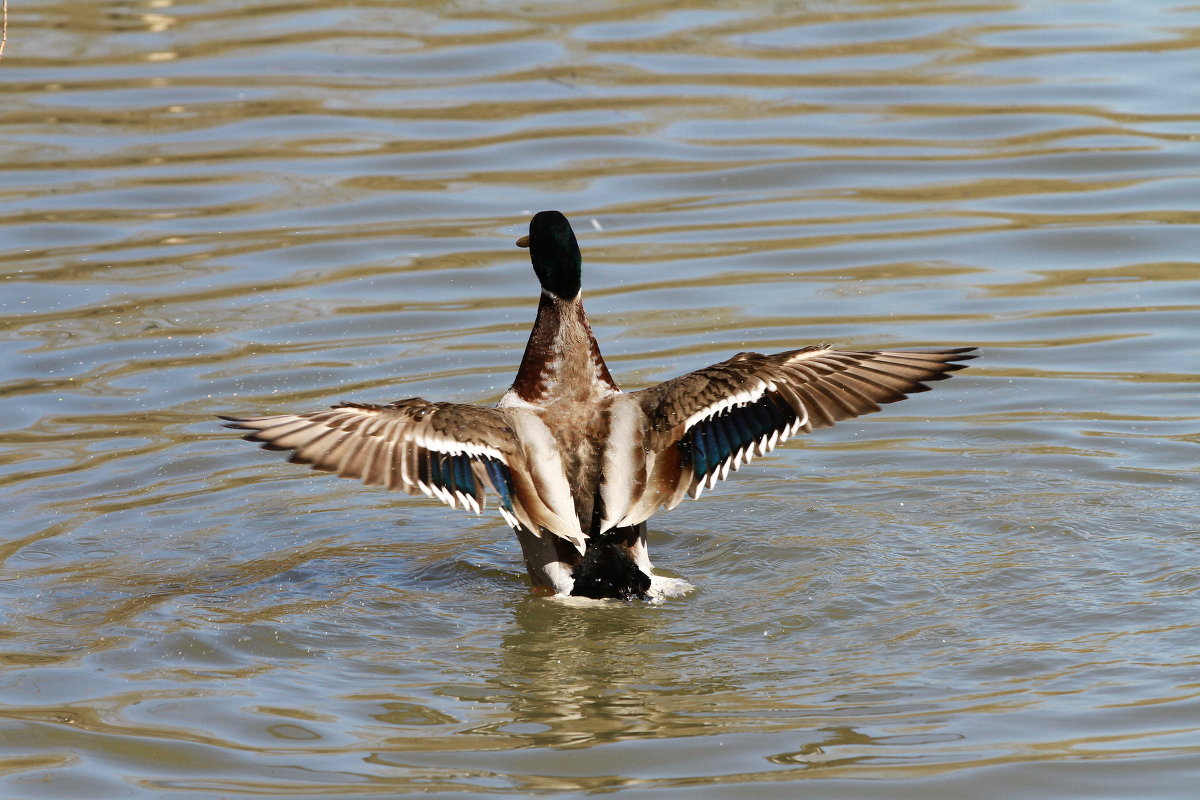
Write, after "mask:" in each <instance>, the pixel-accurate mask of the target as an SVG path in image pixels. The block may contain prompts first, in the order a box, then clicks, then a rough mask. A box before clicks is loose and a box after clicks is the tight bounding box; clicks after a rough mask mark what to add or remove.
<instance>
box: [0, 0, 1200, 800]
mask: <svg viewBox="0 0 1200 800" xmlns="http://www.w3.org/2000/svg"><path fill="white" fill-rule="evenodd" d="M9 5H10V9H9V15H10V18H9V30H8V43H7V47H6V49H5V52H4V54H3V61H2V62H0V87H2V88H0V90H2V91H3V97H4V102H3V103H2V104H0V126H2V129H3V131H4V135H3V137H2V139H0V152H2V153H3V159H2V161H0V248H2V249H0V367H2V373H0V426H2V428H0V429H2V433H0V482H2V484H3V486H4V491H5V494H4V498H5V502H4V505H3V508H2V509H0V520H2V521H3V524H2V525H0V558H2V568H0V593H2V601H0V608H2V609H3V613H2V615H0V795H2V796H3V797H5V798H20V799H24V798H96V797H122V798H129V797H134V798H142V797H146V798H149V797H155V798H158V797H179V798H197V799H198V798H233V797H244V796H271V797H292V798H309V797H313V798H315V797H376V796H378V797H391V796H398V795H404V794H410V793H411V794H425V795H432V796H440V797H465V796H473V795H484V794H492V795H513V796H522V795H538V794H545V795H552V796H561V797H573V796H582V795H585V794H591V793H604V792H613V791H620V792H622V793H623V795H626V796H629V797H688V798H694V797H711V798H724V797H730V796H733V795H734V794H736V795H737V796H747V797H764V798H773V797H778V798H792V797H799V796H812V797H822V798H842V797H846V798H861V797H879V798H907V797H913V798H922V799H923V800H928V799H929V798H959V799H961V798H971V797H1060V798H1098V797H1111V798H1128V797H1143V798H1144V797H1155V798H1167V797H1180V798H1183V797H1192V796H1194V783H1195V778H1196V776H1197V775H1198V774H1200V614H1198V610H1200V603H1198V600H1200V595H1198V592H1200V570H1198V564H1200V514H1198V512H1200V492H1198V490H1200V466H1198V465H1200V459H1198V456H1200V450H1198V446H1200V403H1198V402H1197V390H1198V388H1200V378H1198V374H1200V346H1198V344H1197V342H1198V337H1197V330H1198V329H1200V327H1198V325H1197V323H1198V322H1200V314H1198V312H1200V260H1198V259H1197V242H1198V241H1200V90H1198V88H1197V87H1198V86H1200V7H1197V6H1196V5H1195V4H1194V3H1192V4H1189V3H1183V2H1178V3H1176V2H1138V1H1137V0H1125V1H1124V2H1119V1H1117V0H1112V1H1110V2H1059V3H1040V2H1035V0H1026V1H1025V2H1019V1H1016V0H1014V1H1013V2H965V3H959V2H955V3H950V2H933V1H930V2H921V1H920V0H911V1H909V2H851V1H849V0H847V1H846V2H832V1H831V2H813V3H805V2H796V3H787V2H753V1H752V0H747V1H746V2H739V3H729V4H721V5H716V4H710V3H689V2H671V1H670V0H665V1H664V2H632V1H631V2H619V1H618V0H599V2H594V3H587V4H579V3H565V2H560V3H549V2H541V3H539V2H530V3H519V4H518V3H498V2H492V3H489V2H485V1H484V0H477V1H476V0H468V1H467V2H443V3H428V2H423V3H415V2H408V3H393V2H380V1H379V0H355V1H354V2H350V3H346V2H336V3H335V2H324V1H323V0H287V1H286V2H283V1H277V2H255V3H253V4H247V3H243V2H234V0H198V1H197V2H177V1H176V0H126V1H125V2H115V1H113V2H100V1H98V0H69V1H68V0H42V1H41V2H37V3H25V2H12V3H10V4H9ZM547 208H556V209H560V210H562V211H564V212H565V213H567V214H568V215H569V216H571V218H572V219H573V220H574V221H575V224H576V229H577V231H578V233H579V235H580V241H581V245H582V247H583V251H584V258H585V272H584V286H585V288H584V292H585V297H586V298H587V303H588V309H589V312H590V314H591V317H592V322H593V325H594V327H595V329H596V332H597V336H598V338H599V340H600V342H601V346H602V348H603V349H604V352H605V354H606V356H607V358H608V362H609V365H610V367H611V368H612V371H613V373H614V375H615V376H616V377H617V380H618V381H620V382H621V383H622V385H624V386H626V387H627V388H640V387H642V386H646V385H649V384H651V383H654V382H656V381H658V380H662V379H665V378H667V377H671V376H673V375H676V374H680V373H682V372H686V371H688V370H691V369H695V368H698V367H701V366H704V365H707V364H710V363H713V362H715V361H718V360H721V359H723V358H725V357H727V356H728V355H731V354H732V353H735V352H738V351H740V350H760V351H765V352H771V351H775V350H783V349H787V348H790V347H795V346H800V345H804V344H811V343H816V342H823V341H829V342H835V343H837V344H838V345H839V346H843V347H848V348H877V347H888V348H898V347H915V348H920V347H949V346H961V345H977V346H980V347H981V348H982V358H980V359H979V360H977V361H975V362H972V366H971V367H970V368H969V369H968V370H966V371H964V372H961V373H958V374H957V375H956V377H955V378H954V379H953V380H951V381H949V382H946V383H942V384H939V385H937V386H936V389H935V391H933V392H930V393H927V394H922V395H919V396H916V397H914V398H912V399H910V400H907V401H905V402H904V403H902V404H900V405H896V406H889V407H887V408H886V409H885V411H884V413H881V414H877V415H874V416H871V417H868V418H865V419H861V420H857V421H853V422H849V423H844V424H841V425H839V426H838V427H836V428H834V429H831V430H827V431H820V432H818V433H816V434H814V435H812V436H810V437H805V438H804V439H803V440H801V441H796V442H794V443H792V444H791V445H789V446H788V447H786V448H783V449H781V450H779V451H777V452H776V454H775V455H773V456H771V457H769V458H766V459H762V460H760V461H757V462H756V463H755V464H754V465H752V466H751V467H748V468H745V469H743V470H742V471H741V472H739V473H738V474H737V475H736V476H735V477H734V478H733V479H731V480H729V481H727V482H726V483H724V484H722V485H721V487H719V488H718V489H717V490H716V491H714V492H712V493H711V494H708V493H706V494H705V495H704V497H703V498H701V499H700V500H698V501H688V502H686V503H685V504H683V505H681V506H680V507H679V508H677V509H675V510H674V511H672V512H670V513H668V514H663V515H661V516H658V517H656V518H655V519H654V520H652V521H651V526H650V531H651V533H650V535H651V553H652V555H653V557H654V559H655V562H656V564H657V565H658V566H659V567H660V568H661V569H662V570H663V571H664V572H665V573H667V574H670V575H676V576H681V577H685V578H687V579H688V580H689V581H691V582H692V583H693V584H695V586H696V589H695V590H694V591H693V592H691V593H690V594H688V595H686V596H684V597H679V598H672V599H669V600H667V601H665V602H662V603H660V604H645V603H630V604H625V603H617V604H611V605H607V606H599V607H596V606H593V607H573V606H569V605H565V604H563V603H561V602H556V601H553V600H547V599H545V598H540V597H536V596H533V595H532V594H531V593H530V591H529V589H528V583H527V581H526V578H525V576H524V572H523V568H522V565H521V563H520V555H519V550H518V547H517V544H516V541H515V539H514V537H513V536H512V535H511V533H510V532H508V530H507V529H506V528H505V526H504V525H503V522H502V521H501V520H500V518H499V517H498V516H496V515H495V514H494V512H493V513H491V514H486V515H484V516H480V517H475V516H471V515H467V514H463V513H461V512H456V511H453V510H451V509H448V508H445V507H443V506H441V505H438V504H436V503H433V502H432V501H429V500H426V499H424V498H413V497H408V496H406V495H398V494H389V493H386V492H382V491H380V490H378V489H370V488H366V487H363V486H360V485H358V484H356V483H352V482H349V481H342V480H337V479H335V478H332V477H330V476H328V475H325V474H313V473H311V472H309V471H308V470H306V469H304V468H302V467H298V466H295V465H291V464H287V463H285V462H284V460H283V459H281V458H279V457H278V454H272V453H263V452H260V451H257V450H255V449H254V448H253V447H251V446H250V445H248V444H247V443H245V442H241V441H239V440H238V439H237V438H236V436H234V435H231V434H230V432H228V431H224V430H223V429H221V428H220V427H219V426H218V425H217V424H216V421H215V420H214V419H213V415H215V414H252V413H259V412H285V411H306V410H317V409H320V408H324V407H325V406H327V405H329V404H331V403H335V402H338V401H340V400H359V401H364V402H388V401H391V400H395V399H399V398H402V397H409V396H414V395H419V396H422V397H427V398H431V399H447V400H458V401H469V402H476V401H479V402H494V401H495V400H496V399H497V398H498V397H499V396H500V394H501V393H502V392H503V391H504V390H505V388H507V386H508V384H509V382H510V381H511V379H512V375H513V372H514V370H515V367H516V364H517V362H518V360H519V358H520V354H521V351H522V349H523V347H524V344H525V337H526V336H527V333H528V330H529V325H530V322H531V320H532V318H533V312H534V309H535V306H536V298H537V285H536V282H535V280H534V276H533V274H532V272H531V270H530V268H529V262H528V256H527V254H526V252H525V251H521V250H518V249H516V248H515V247H514V246H513V241H514V240H515V239H516V238H517V236H519V235H521V234H522V233H524V232H525V227H526V225H527V223H528V218H529V215H530V214H531V213H532V212H534V211H537V210H540V209H547Z"/></svg>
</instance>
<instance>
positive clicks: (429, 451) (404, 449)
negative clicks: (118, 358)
mask: <svg viewBox="0 0 1200 800" xmlns="http://www.w3.org/2000/svg"><path fill="white" fill-rule="evenodd" d="M221 418H222V419H225V420H228V421H229V422H230V423H231V424H230V425H229V426H228V427H230V428H238V429H241V430H248V431H250V433H248V434H247V435H246V436H244V437H243V438H245V439H247V440H249V441H255V442H262V443H263V447H264V448H265V449H267V450H292V451H294V452H293V453H292V456H291V458H290V459H289V460H290V461H292V462H294V463H298V464H311V465H312V467H313V469H319V470H325V471H327V472H336V473H337V474H338V475H340V476H341V477H343V478H354V479H358V480H361V481H362V482H363V483H365V484H367V485H369V486H383V487H385V488H387V489H392V490H399V491H404V492H408V493H409V494H417V493H422V494H426V495H428V496H430V497H436V498H437V499H439V500H441V501H442V502H444V503H446V504H448V505H449V506H451V507H452V508H453V507H454V506H456V505H459V504H461V505H462V506H463V508H467V509H470V510H472V511H475V512H477V513H478V512H479V511H481V510H482V509H483V503H484V489H485V488H488V489H491V491H493V492H495V494H496V495H497V497H498V499H499V501H500V506H501V508H502V509H503V510H506V511H508V512H509V513H514V507H513V505H514V498H513V490H514V487H513V479H512V470H513V469H518V468H520V467H521V466H523V464H520V463H516V462H518V461H520V460H521V454H520V448H519V447H518V446H517V440H516V437H515V436H514V435H513V432H512V430H511V428H510V427H509V425H508V421H507V420H506V419H505V418H504V416H503V415H502V414H501V413H500V412H499V411H497V410H496V409H494V408H484V407H482V406H473V405H466V404H462V403H434V402H430V401H428V400H422V399H420V398H416V397H414V398H410V399H408V400H399V401H397V402H395V403H391V404H389V405H368V404H365V403H343V404H341V405H336V406H333V407H332V408H330V409H329V410H328V411H316V412H313V413H309V414H280V415H276V416H269V417H221Z"/></svg>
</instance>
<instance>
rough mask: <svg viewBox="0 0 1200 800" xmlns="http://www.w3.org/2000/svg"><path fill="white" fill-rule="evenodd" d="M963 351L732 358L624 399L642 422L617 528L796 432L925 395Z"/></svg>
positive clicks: (964, 356) (706, 485)
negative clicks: (639, 479)
mask: <svg viewBox="0 0 1200 800" xmlns="http://www.w3.org/2000/svg"><path fill="white" fill-rule="evenodd" d="M974 349H975V348H973V347H960V348H954V349H949V350H930V351H909V352H904V351H849V350H833V349H831V348H830V347H829V346H827V345H819V346H814V347H806V348H803V349H800V350H792V351H789V352H785V353H775V354H773V355H763V354H761V353H739V354H737V355H736V356H734V357H733V358H731V359H729V360H727V361H722V362H721V363H719V364H714V365H712V366H711V367H706V368H705V369H701V370H697V371H695V372H691V373H688V374H687V375H682V376H680V377H678V378H675V379H673V380H669V381H666V382H664V383H661V384H659V385H658V386H653V387H650V388H649V389H644V390H642V391H640V392H634V393H633V396H634V397H635V398H637V400H638V402H639V403H641V406H642V410H643V411H644V412H645V414H646V417H647V419H648V420H649V430H648V432H647V435H646V442H645V444H646V450H647V475H648V478H647V480H646V483H645V490H644V491H643V493H642V496H641V497H640V498H639V499H638V500H637V502H636V503H634V504H633V505H632V507H631V508H630V510H629V512H628V513H627V514H626V516H625V518H624V519H622V520H621V522H620V524H621V525H632V524H637V523H638V522H641V521H644V520H645V519H647V518H648V517H649V516H650V515H651V514H653V513H654V511H655V510H657V509H658V508H659V507H660V506H662V507H665V508H673V507H674V506H675V505H677V504H678V503H679V502H681V501H682V499H683V498H684V497H685V496H687V495H691V496H692V497H697V496H699V495H700V493H701V492H703V491H704V490H705V489H711V488H712V487H713V486H715V485H716V483H717V481H719V480H722V479H724V478H725V477H726V476H728V474H729V473H730V472H733V471H735V470H737V469H738V468H739V467H740V466H741V465H743V464H747V463H749V462H750V461H751V459H753V458H755V457H757V456H763V455H766V454H767V453H769V452H770V451H771V450H773V449H774V448H775V447H776V446H777V445H779V444H781V443H782V442H784V441H787V439H789V438H790V437H792V436H795V435H796V434H798V433H801V432H803V433H808V432H809V431H811V430H814V429H816V428H826V427H829V426H831V425H833V424H834V423H836V422H839V421H842V420H847V419H852V418H854V417H858V416H861V415H863V414H871V413H874V412H876V411H879V410H880V406H881V405H883V404H886V403H894V402H897V401H899V400H903V399H904V398H905V397H907V396H908V395H910V394H915V393H917V392H923V391H927V390H928V389H929V388H930V387H929V386H927V385H926V383H928V382H930V381H937V380H943V379H945V378H948V377H949V376H950V373H952V372H954V371H956V370H960V369H962V368H963V367H965V366H966V365H965V364H963V363H962V362H964V361H967V360H969V359H972V358H975V356H974V355H972V351H973V350H974Z"/></svg>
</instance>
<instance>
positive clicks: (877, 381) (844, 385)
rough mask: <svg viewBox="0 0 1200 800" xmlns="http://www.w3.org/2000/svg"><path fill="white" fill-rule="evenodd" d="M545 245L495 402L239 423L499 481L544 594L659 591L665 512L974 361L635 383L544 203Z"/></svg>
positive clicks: (412, 489)
mask: <svg viewBox="0 0 1200 800" xmlns="http://www.w3.org/2000/svg"><path fill="white" fill-rule="evenodd" d="M525 241H526V240H525V239H522V242H520V243H524V242H525ZM520 243H519V244H520ZM528 246H529V247H530V255H531V258H532V260H533V264H534V270H535V271H536V272H537V275H538V279H539V280H540V282H541V284H542V295H541V301H540V304H539V306H538V313H537V319H536V320H535V322H534V326H533V331H532V332H531V333H530V336H529V342H528V344H527V345H526V348H525V355H524V357H523V358H522V360H521V366H520V368H519V369H518V370H517V376H516V379H515V380H514V381H513V385H512V387H511V388H510V389H509V390H508V392H506V393H505V395H504V396H503V397H502V398H501V400H500V402H499V403H498V404H497V406H496V407H495V408H485V407H482V406H475V405H466V404H460V403H431V402H428V401H426V400H421V399H419V398H411V399H408V400H400V401H398V402H395V403H392V404H390V405H386V406H375V405H364V404H358V403H348V404H343V405H338V406H334V407H333V408H332V409H331V410H329V411H320V412H315V413H310V414H299V415H291V414H285V415H280V416H270V417H248V418H232V417H231V418H228V419H230V420H231V421H232V422H233V423H234V425H233V426H232V427H236V428H242V429H247V430H250V431H251V433H250V434H248V435H247V436H246V437H245V438H247V439H250V440H254V441H260V442H263V443H264V445H263V446H264V447H266V448H268V449H274V450H294V451H295V452H294V454H293V455H292V459H291V460H292V461H296V462H299V463H307V464H312V465H313V467H314V468H315V469H322V470H329V471H333V472H337V473H338V474H339V475H341V476H343V477H347V478H358V479H361V480H362V481H363V482H364V483H367V484H369V485H382V486H385V487H386V488H388V489H397V490H403V491H407V492H409V493H418V492H420V493H424V494H426V495H429V496H431V497H437V498H439V499H441V500H442V501H444V502H446V503H448V504H450V505H451V506H455V505H458V504H461V505H462V506H463V507H465V508H470V509H472V510H474V511H476V512H478V511H480V510H482V508H483V503H484V491H485V489H486V490H490V491H491V492H493V493H494V494H495V495H496V496H497V498H498V500H499V506H500V513H501V514H502V515H503V516H504V518H505V520H506V521H507V522H508V523H509V525H511V526H512V527H513V529H514V530H515V531H516V533H517V538H518V539H519V541H520V543H521V549H522V552H523V554H524V557H525V564H526V567H527V568H528V570H529V575H530V579H531V581H532V582H533V584H534V586H535V587H538V588H540V589H544V590H548V591H552V592H554V593H557V594H573V595H577V596H584V597H594V598H630V597H646V596H649V595H652V594H662V593H669V592H670V591H672V590H673V589H678V588H679V587H680V586H686V584H683V582H681V581H674V580H672V579H666V578H660V577H657V576H654V575H653V572H652V568H651V564H650V561H649V558H648V557H647V554H646V534H645V530H646V526H645V522H646V520H647V519H649V517H650V516H651V515H652V514H654V513H655V512H656V511H657V510H658V509H659V508H660V507H661V508H667V509H670V508H673V507H675V506H676V505H678V504H679V503H680V502H681V501H682V500H683V498H684V497H685V496H687V495H689V494H690V495H691V496H692V497H696V496H699V494H700V493H701V492H702V491H703V490H704V489H708V488H712V487H713V486H714V485H715V484H716V482H717V481H718V480H720V479H723V478H725V477H726V476H727V475H728V473H729V472H730V471H731V470H736V469H737V468H738V467H739V466H741V465H742V464H744V463H747V462H748V461H750V459H751V458H753V457H754V456H757V455H763V454H765V453H767V452H769V451H770V450H771V449H773V448H774V447H775V446H776V445H777V444H779V443H780V442H782V441H785V440H786V439H787V438H789V437H790V436H793V435H795V434H797V433H800V432H802V431H803V432H807V431H809V430H812V429H813V428H818V427H826V426H828V425H832V424H833V423H834V422H835V421H838V420H843V419H849V418H851V417H856V416H859V415H860V414H865V413H870V412H872V411H878V410H879V406H878V404H879V403H888V402H894V401H896V400H901V399H903V398H904V397H905V396H906V395H907V394H910V393H913V392H918V391H924V390H926V389H928V388H929V387H927V386H925V385H923V383H922V382H923V381H932V380H939V379H942V378H945V377H948V374H949V373H950V372H951V371H953V370H957V369H961V368H962V367H963V366H964V365H963V364H960V363H956V362H959V361H963V360H966V359H969V358H973V356H971V355H968V353H969V351H970V350H972V349H973V348H957V349H952V350H940V351H931V352H879V351H873V352H848V351H837V350H833V349H830V348H829V347H828V346H816V347H806V348H802V349H800V350H793V351H790V352H786V353H777V354H774V355H762V354H759V353H739V354H738V355H736V356H734V357H733V358H731V359H729V360H728V361H724V362H721V363H720V364H715V365H713V366H711V367H708V368H706V369H702V370H698V371H696V372H692V373H689V374H687V375H684V376H681V377H679V378H675V379H673V380H670V381H667V382H665V383H662V384H659V385H658V386H653V387H651V388H649V389H644V390H642V391H638V392H630V393H625V392H622V391H621V390H620V389H619V388H618V387H617V384H616V382H615V381H613V379H612V376H611V375H610V374H609V371H608V367H607V366H605V364H604V359H603V358H602V357H601V355H600V349H599V347H598V346H597V344H596V339H595V337H594V336H593V335H592V330H591V326H590V325H589V324H588V320H587V315H586V314H585V313H584V310H583V301H582V299H581V297H580V293H579V285H580V255H579V247H578V245H577V244H576V241H575V235H574V233H573V232H572V231H571V227H570V224H569V223H568V222H567V220H566V218H565V217H564V216H563V215H562V214H559V213H558V212H557V211H543V212H541V213H539V214H537V215H536V216H535V217H534V218H533V221H532V222H531V223H530V234H529V237H528Z"/></svg>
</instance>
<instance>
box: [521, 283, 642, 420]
mask: <svg viewBox="0 0 1200 800" xmlns="http://www.w3.org/2000/svg"><path fill="white" fill-rule="evenodd" d="M512 391H513V392H515V393H516V395H517V396H518V397H519V398H521V399H522V400H524V401H525V402H527V403H533V404H534V405H545V404H546V403H547V402H549V401H550V400H551V399H573V400H579V401H581V402H586V401H589V400H593V399H595V398H597V397H603V396H606V395H610V394H612V393H613V392H616V391H619V389H617V384H616V382H614V381H613V379H612V375H610V374H609V372H608V367H607V366H605V364H604V358H603V357H601V355H600V347H599V346H598V345H597V344H596V337H595V336H593V335H592V326H591V325H590V324H589V323H588V318H587V314H585V313H584V311H583V299H582V297H581V296H580V295H576V296H575V298H574V299H572V300H563V299H562V298H561V297H557V296H555V295H553V294H550V293H549V292H546V291H543V292H542V299H541V302H540V303H539V304H538V313H537V319H535V320H534V323H533V330H532V331H531V332H530V334H529V342H528V343H527V344H526V345H525V356H524V357H523V358H522V359H521V367H520V369H518V370H517V377H516V380H514V381H513V385H512Z"/></svg>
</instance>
